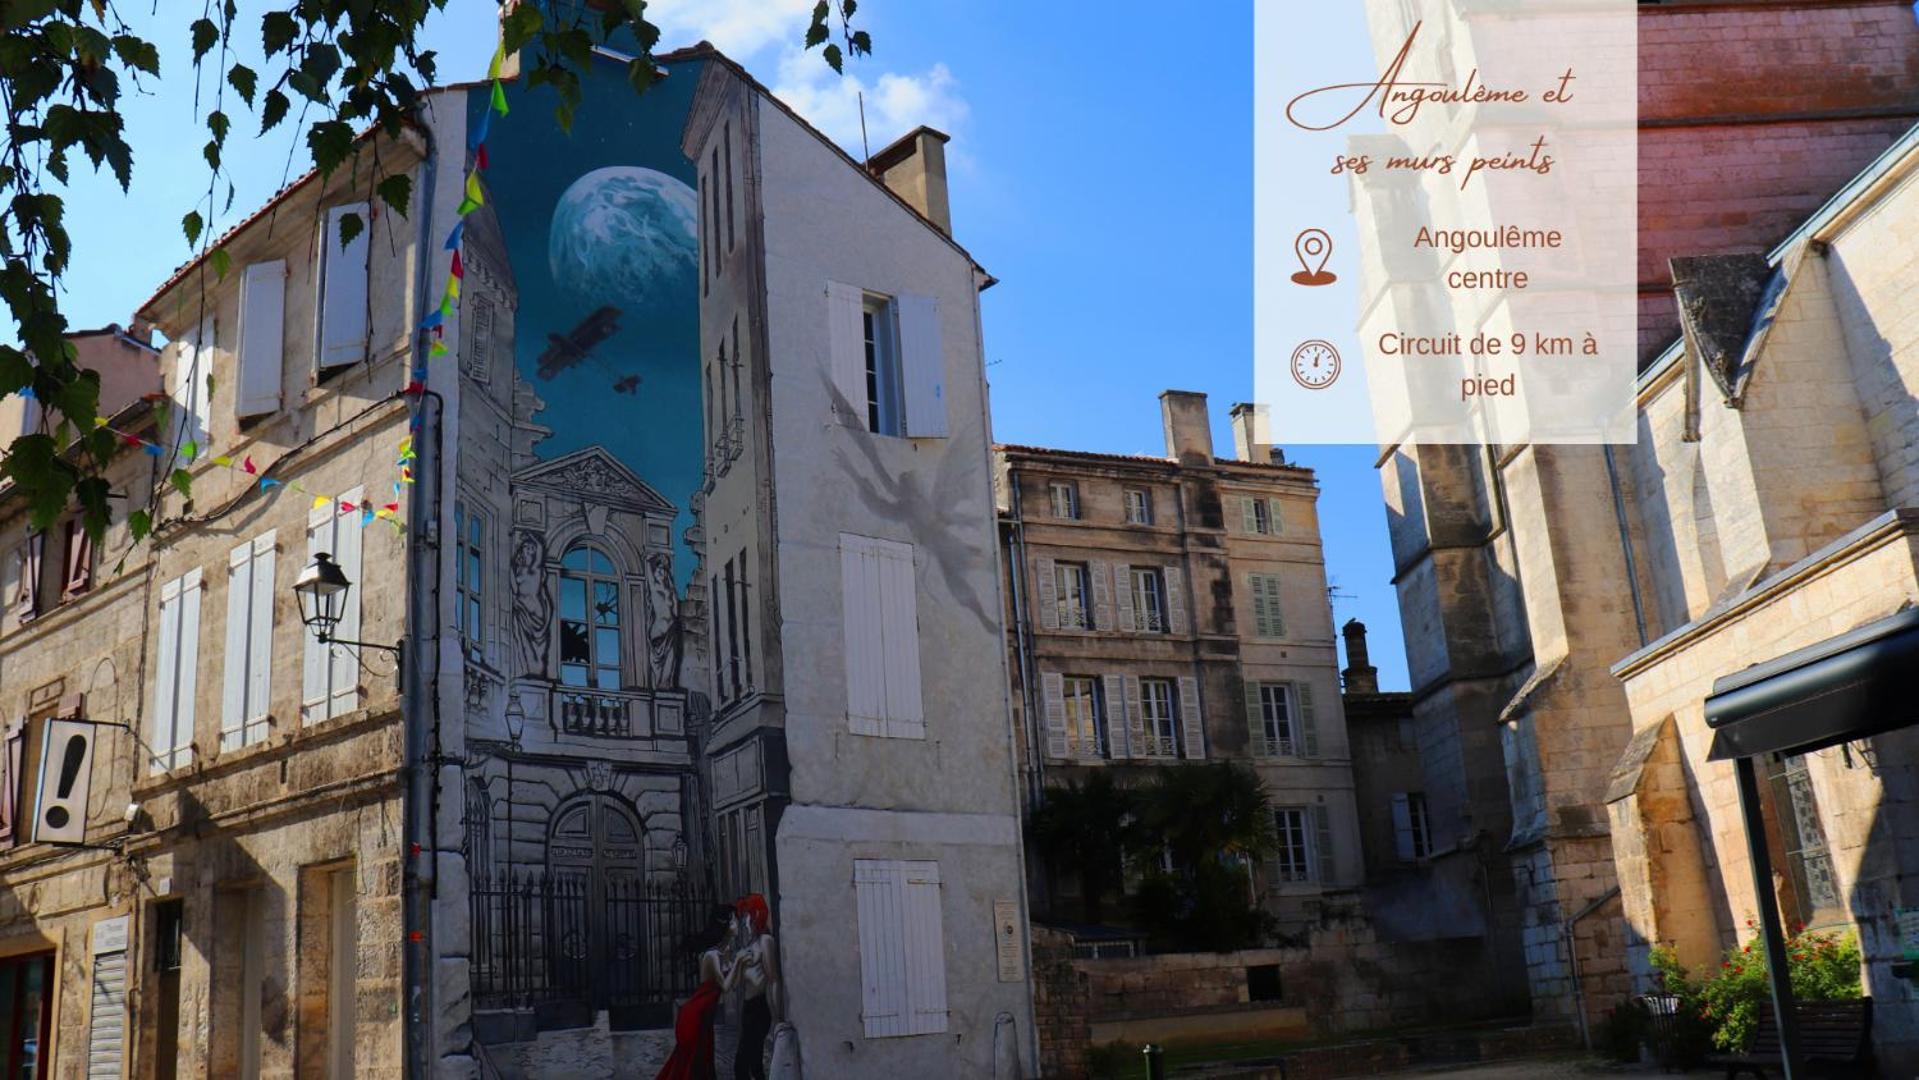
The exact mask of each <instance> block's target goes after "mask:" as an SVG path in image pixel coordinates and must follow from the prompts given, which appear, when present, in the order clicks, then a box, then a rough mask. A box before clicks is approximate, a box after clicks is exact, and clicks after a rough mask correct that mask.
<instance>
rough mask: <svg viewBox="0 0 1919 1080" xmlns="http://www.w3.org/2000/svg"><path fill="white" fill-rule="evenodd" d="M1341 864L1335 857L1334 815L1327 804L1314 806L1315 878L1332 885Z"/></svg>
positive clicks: (1322, 883)
mask: <svg viewBox="0 0 1919 1080" xmlns="http://www.w3.org/2000/svg"><path fill="white" fill-rule="evenodd" d="M1338 865H1339V863H1338V860H1336V859H1335V858H1334V857H1333V815H1332V813H1331V812H1330V811H1328V810H1327V809H1326V804H1325V803H1315V804H1313V878H1314V880H1316V881H1318V882H1319V883H1320V884H1321V885H1331V884H1332V883H1333V878H1334V877H1335V876H1336V872H1337V870H1336V868H1337V867H1338Z"/></svg>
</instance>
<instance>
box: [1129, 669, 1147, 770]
mask: <svg viewBox="0 0 1919 1080" xmlns="http://www.w3.org/2000/svg"><path fill="white" fill-rule="evenodd" d="M1126 743H1127V749H1128V750H1129V751H1131V753H1132V756H1133V757H1136V758H1143V757H1146V756H1147V748H1146V709H1145V707H1144V706H1143V705H1141V704H1140V700H1139V676H1137V675H1128V676H1126Z"/></svg>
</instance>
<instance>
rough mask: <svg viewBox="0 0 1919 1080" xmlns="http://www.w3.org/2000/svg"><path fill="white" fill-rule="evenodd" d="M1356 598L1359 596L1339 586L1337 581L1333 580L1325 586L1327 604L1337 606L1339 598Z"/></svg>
mask: <svg viewBox="0 0 1919 1080" xmlns="http://www.w3.org/2000/svg"><path fill="white" fill-rule="evenodd" d="M1357 599H1359V596H1358V594H1357V593H1351V592H1348V591H1346V590H1345V589H1343V588H1341V587H1340V585H1339V582H1337V581H1335V582H1333V583H1332V584H1331V585H1328V586H1327V587H1326V602H1327V604H1329V605H1331V606H1332V607H1334V608H1337V607H1338V606H1339V602H1340V601H1341V600H1357Z"/></svg>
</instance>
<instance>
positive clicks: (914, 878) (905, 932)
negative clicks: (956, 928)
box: [853, 859, 946, 1039]
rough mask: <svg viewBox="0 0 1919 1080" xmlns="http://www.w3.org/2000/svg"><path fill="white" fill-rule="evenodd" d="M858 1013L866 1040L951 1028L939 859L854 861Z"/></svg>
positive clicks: (928, 1032)
mask: <svg viewBox="0 0 1919 1080" xmlns="http://www.w3.org/2000/svg"><path fill="white" fill-rule="evenodd" d="M853 890H854V897H855V908H856V910H857V913H858V919H859V950H860V991H861V992H860V1019H861V1022H862V1024H863V1026H864V1028H865V1034H866V1037H867V1038H869V1039H879V1038H889V1037H894V1036H901V1035H925V1034H931V1033H934V1032H940V1031H945V1030H946V942H945V934H944V931H943V928H942V925H941V924H942V920H941V917H940V877H939V864H938V863H934V862H906V861H900V860H893V859H856V860H854V862H853Z"/></svg>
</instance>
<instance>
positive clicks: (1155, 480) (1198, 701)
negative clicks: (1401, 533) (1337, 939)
mask: <svg viewBox="0 0 1919 1080" xmlns="http://www.w3.org/2000/svg"><path fill="white" fill-rule="evenodd" d="M1160 408H1161V418H1162V422H1163V425H1164V430H1165V439H1166V456H1164V457H1144V456H1126V455H1116V454H1096V453H1087V452H1082V451H1075V450H1056V449H1044V448H1039V447H1028V446H1001V447H999V448H998V450H997V475H996V480H995V482H996V485H997V489H998V499H999V509H1000V522H1001V535H1002V538H1003V541H1004V547H1005V551H1004V556H1003V557H1004V560H1005V562H1004V564H1003V566H1002V572H1004V573H1005V574H1006V575H1007V580H1008V584H1009V587H1008V590H1007V593H1008V603H1009V612H1010V616H1009V627H1008V628H1009V632H1010V635H1009V649H1010V651H1011V653H1012V656H1013V670H1014V683H1013V695H1014V708H1015V710H1016V713H1017V715H1018V717H1019V725H1018V726H1019V750H1020V755H1021V758H1020V767H1021V774H1022V779H1023V781H1024V784H1025V796H1026V798H1027V799H1028V800H1029V802H1032V803H1036V802H1037V800H1039V799H1041V798H1043V797H1044V793H1045V791H1046V789H1047V787H1048V785H1051V784H1057V783H1060V782H1063V781H1065V780H1067V779H1070V778H1084V777H1085V776H1087V775H1088V774H1089V773H1090V772H1092V771H1094V770H1102V769H1104V770H1114V771H1115V772H1116V773H1117V774H1118V775H1119V776H1121V777H1122V778H1123V779H1124V781H1125V782H1127V783H1136V782H1139V781H1140V780H1142V779H1144V778H1145V776H1146V775H1147V773H1146V770H1148V769H1150V768H1153V767H1156V766H1173V767H1177V766H1180V765H1183V764H1187V763H1197V762H1215V761H1235V762H1242V763H1244V764H1246V765H1249V766H1251V767H1252V768H1253V769H1254V770H1255V771H1256V772H1257V773H1258V775H1259V776H1260V778H1261V779H1262V780H1264V781H1265V783H1266V785H1267V788H1268V790H1269V794H1270V796H1271V801H1272V806H1273V818H1274V826H1275V831H1276V833H1277V835H1278V839H1279V844H1278V851H1277V854H1276V855H1275V857H1274V858H1273V859H1272V860H1271V861H1270V862H1269V863H1268V865H1267V866H1265V867H1263V868H1261V872H1260V873H1259V874H1257V875H1256V877H1257V878H1258V883H1259V885H1258V887H1259V892H1260V897H1261V903H1262V904H1263V906H1264V907H1265V908H1266V909H1267V910H1269V911H1270V912H1271V913H1273V914H1274V915H1275V916H1276V917H1277V918H1278V919H1279V920H1280V923H1281V925H1282V926H1283V927H1287V928H1291V929H1295V930H1296V929H1299V928H1301V927H1303V926H1304V925H1306V924H1307V923H1309V922H1311V921H1312V920H1313V919H1314V918H1315V917H1316V915H1317V912H1318V908H1319V903H1320V900H1321V898H1322V897H1323V896H1324V895H1325V894H1326V893H1327V892H1329V891H1333V890H1341V889H1350V888H1353V887H1356V886H1357V885H1358V884H1359V882H1360V880H1361V878H1362V876H1363V871H1362V862H1361V856H1360V850H1359V832H1358V824H1357V817H1356V807H1355V804H1354V798H1353V777H1352V769H1351V755H1350V752H1349V748H1348V745H1347V738H1346V724H1345V718H1344V711H1343V709H1342V706H1341V702H1340V682H1339V670H1338V668H1339V662H1338V659H1337V656H1336V650H1335V646H1334V640H1333V625H1332V608H1331V605H1330V603H1329V601H1328V597H1327V592H1326V587H1327V586H1326V570H1325V561H1324V554H1323V552H1322V551H1321V548H1320V539H1319V520H1318V517H1317V501H1318V497H1319V489H1318V485H1317V482H1316V481H1315V480H1314V477H1313V473H1312V470H1310V469H1305V468H1301V467H1299V466H1295V465H1288V464H1286V463H1285V462H1284V460H1283V459H1282V457H1281V456H1280V455H1279V454H1278V453H1277V451H1276V450H1275V448H1274V447H1272V446H1271V445H1270V444H1268V443H1266V442H1264V441H1262V439H1261V437H1260V435H1261V432H1262V431H1263V425H1261V424H1259V423H1257V422H1256V421H1257V415H1256V411H1255V409H1254V407H1253V406H1250V405H1236V406H1234V408H1233V427H1234V432H1235V441H1236V443H1237V449H1238V452H1239V456H1238V458H1237V459H1234V458H1226V457H1220V456H1216V455H1215V454H1214V452H1213V438H1212V428H1211V421H1210V419H1209V416H1208V410H1207V405H1206V397H1205V395H1204V394H1198V393H1192V392H1188V391H1178V390H1169V391H1166V392H1165V393H1163V394H1161V395H1160ZM1039 870H1043V868H1038V870H1036V875H1035V888H1036V892H1037V894H1040V895H1044V894H1045V892H1046V890H1047V889H1048V888H1049V887H1050V888H1052V889H1053V890H1054V891H1055V895H1051V896H1049V897H1048V907H1049V908H1050V909H1052V910H1054V911H1059V912H1062V913H1064V912H1065V911H1066V908H1067V905H1065V904H1064V903H1063V899H1064V896H1070V895H1071V890H1072V889H1074V888H1075V887H1076V884H1075V882H1073V881H1072V880H1071V878H1070V876H1063V875H1048V874H1044V873H1043V872H1038V871H1039ZM1049 883H1050V885H1049ZM1062 893H1063V894H1064V895H1061V894H1062Z"/></svg>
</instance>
